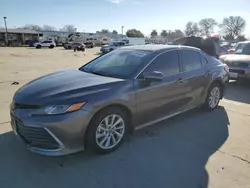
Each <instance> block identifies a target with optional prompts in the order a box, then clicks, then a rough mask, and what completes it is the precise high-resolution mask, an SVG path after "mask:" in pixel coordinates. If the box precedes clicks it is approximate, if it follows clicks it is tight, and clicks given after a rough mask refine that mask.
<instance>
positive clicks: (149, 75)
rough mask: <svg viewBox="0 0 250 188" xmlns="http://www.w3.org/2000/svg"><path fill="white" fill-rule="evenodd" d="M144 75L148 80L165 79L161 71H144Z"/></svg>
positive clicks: (158, 80) (157, 80)
mask: <svg viewBox="0 0 250 188" xmlns="http://www.w3.org/2000/svg"><path fill="white" fill-rule="evenodd" d="M143 77H144V79H145V81H148V82H160V81H162V80H163V74H162V73H161V72H159V71H154V72H146V73H143Z"/></svg>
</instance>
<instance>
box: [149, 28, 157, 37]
mask: <svg viewBox="0 0 250 188" xmlns="http://www.w3.org/2000/svg"><path fill="white" fill-rule="evenodd" d="M150 35H151V37H152V38H154V37H156V36H157V35H158V33H157V31H156V30H155V29H154V30H153V31H152V32H151V34H150Z"/></svg>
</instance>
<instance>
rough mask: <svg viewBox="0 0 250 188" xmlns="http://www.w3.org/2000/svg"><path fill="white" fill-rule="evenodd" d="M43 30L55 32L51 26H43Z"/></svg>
mask: <svg viewBox="0 0 250 188" xmlns="http://www.w3.org/2000/svg"><path fill="white" fill-rule="evenodd" d="M43 30H44V31H56V28H55V27H54V26H51V25H44V26H43Z"/></svg>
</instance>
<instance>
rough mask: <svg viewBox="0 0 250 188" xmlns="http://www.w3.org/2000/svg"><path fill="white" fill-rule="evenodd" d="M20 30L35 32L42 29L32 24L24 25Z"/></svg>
mask: <svg viewBox="0 0 250 188" xmlns="http://www.w3.org/2000/svg"><path fill="white" fill-rule="evenodd" d="M21 29H31V30H36V31H41V30H42V28H41V27H40V26H39V25H33V24H26V25H25V26H23V27H21Z"/></svg>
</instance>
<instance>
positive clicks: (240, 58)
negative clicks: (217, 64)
mask: <svg viewBox="0 0 250 188" xmlns="http://www.w3.org/2000/svg"><path fill="white" fill-rule="evenodd" d="M220 60H221V61H222V62H223V63H225V64H227V65H228V67H229V75H230V79H233V80H250V41H246V42H240V43H239V44H237V45H236V47H235V49H234V52H233V54H228V55H223V56H221V57H220Z"/></svg>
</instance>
